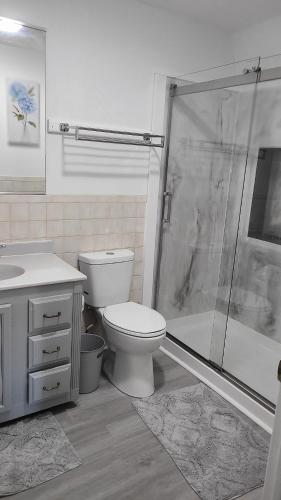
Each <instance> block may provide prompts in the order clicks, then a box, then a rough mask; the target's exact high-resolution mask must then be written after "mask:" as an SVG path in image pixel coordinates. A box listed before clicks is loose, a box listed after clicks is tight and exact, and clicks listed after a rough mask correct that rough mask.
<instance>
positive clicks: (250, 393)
mask: <svg viewBox="0 0 281 500" xmlns="http://www.w3.org/2000/svg"><path fill="white" fill-rule="evenodd" d="M166 335H167V338H168V339H169V340H171V341H172V342H174V343H175V344H176V345H178V346H179V347H181V348H182V349H184V351H186V352H188V354H190V355H191V356H193V357H194V358H195V359H198V360H199V361H200V362H201V363H203V364H204V365H206V366H208V367H209V368H212V370H214V371H215V372H216V373H217V374H218V375H220V376H221V377H222V378H224V379H226V380H227V381H228V382H230V383H231V384H232V385H234V386H235V387H237V388H238V389H240V391H242V392H244V394H247V395H248V396H250V397H251V398H252V399H254V400H255V401H256V402H257V403H259V404H260V405H261V406H263V408H265V409H266V410H268V411H270V412H271V413H273V414H274V413H275V409H276V405H274V404H273V403H271V401H269V400H268V399H266V398H264V397H263V396H261V395H260V394H259V393H258V392H256V391H254V390H253V389H251V387H249V386H248V385H246V384H244V383H243V382H241V380H239V379H237V378H236V377H234V376H233V375H231V374H230V373H228V372H227V371H226V370H224V369H223V368H220V367H219V366H218V365H216V364H215V363H213V362H212V361H210V360H208V359H206V358H204V357H203V356H201V355H200V354H198V353H197V352H196V351H194V350H193V349H191V348H190V347H188V346H187V345H186V344H184V343H183V342H181V341H180V340H178V339H177V338H176V337H174V336H173V335H171V334H170V333H169V332H167V334H166Z"/></svg>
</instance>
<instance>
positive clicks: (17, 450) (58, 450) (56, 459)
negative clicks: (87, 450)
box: [0, 412, 81, 496]
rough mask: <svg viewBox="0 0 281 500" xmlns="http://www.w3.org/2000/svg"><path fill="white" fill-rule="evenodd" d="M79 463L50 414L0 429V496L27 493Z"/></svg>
mask: <svg viewBox="0 0 281 500" xmlns="http://www.w3.org/2000/svg"><path fill="white" fill-rule="evenodd" d="M80 464H81V460H80V459H79V457H78V456H77V454H76V452H75V450H74V448H73V446H72V444H71V443H70V442H69V440H68V439H67V437H66V435H65V433H64V431H63V430H62V428H61V427H60V425H59V423H58V421H57V420H56V418H55V417H54V416H53V415H52V414H51V413H50V412H46V413H39V414H36V415H34V416H32V417H25V418H23V419H21V420H17V421H15V422H12V423H9V424H4V425H1V426H0V496H6V495H12V494H14V493H18V492H19V491H24V490H27V489H29V488H32V487H33V486H37V485H38V484H41V483H44V482H45V481H49V480H50V479H53V478H54V477H56V476H59V475H60V474H63V473H64V472H67V471H69V470H71V469H74V468H75V467H78V466H79V465H80Z"/></svg>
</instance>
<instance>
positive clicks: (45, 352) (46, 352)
mask: <svg viewBox="0 0 281 500" xmlns="http://www.w3.org/2000/svg"><path fill="white" fill-rule="evenodd" d="M42 352H43V354H54V353H55V352H60V346H59V345H57V347H56V349H54V350H53V351H47V350H46V349H43V351H42Z"/></svg>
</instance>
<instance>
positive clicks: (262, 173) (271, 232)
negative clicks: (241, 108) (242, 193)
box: [248, 148, 281, 245]
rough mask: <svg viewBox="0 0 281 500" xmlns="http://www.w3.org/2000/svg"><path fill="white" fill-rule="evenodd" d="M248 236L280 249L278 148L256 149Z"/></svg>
mask: <svg viewBox="0 0 281 500" xmlns="http://www.w3.org/2000/svg"><path fill="white" fill-rule="evenodd" d="M248 236H249V237H251V238H256V239H258V240H263V241H267V242H270V243H275V244H277V245H281V148H260V149H259V154H258V160H257V168H256V176H255V182H254V191H253V197H252V206H251V212H250V221H249V229H248Z"/></svg>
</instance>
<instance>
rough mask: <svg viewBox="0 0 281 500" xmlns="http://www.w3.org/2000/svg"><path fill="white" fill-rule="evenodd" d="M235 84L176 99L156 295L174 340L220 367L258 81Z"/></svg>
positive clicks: (250, 78)
mask: <svg viewBox="0 0 281 500" xmlns="http://www.w3.org/2000/svg"><path fill="white" fill-rule="evenodd" d="M234 81H235V83H233V85H232V86H230V87H227V85H226V86H225V87H224V86H223V85H222V84H221V85H220V86H219V88H215V87H216V85H215V82H214V85H213V86H212V85H211V87H213V88H214V90H212V89H209V88H208V85H207V89H206V88H205V87H204V84H203V86H202V84H191V85H187V86H185V87H184V88H182V89H181V88H179V89H178V92H179V93H178V94H176V95H175V96H174V97H172V100H173V102H172V112H171V130H170V143H169V156H168V161H167V170H166V179H165V188H164V190H165V193H164V201H165V203H164V209H163V220H162V226H161V237H160V256H159V264H158V280H157V285H158V286H157V291H156V308H157V310H159V311H160V312H161V313H162V314H163V315H164V317H165V318H166V320H167V331H168V333H169V334H171V335H172V336H173V337H174V338H175V339H177V340H179V341H181V342H182V343H183V344H185V345H186V346H187V347H188V348H190V349H192V350H193V351H195V352H196V353H197V354H199V355H201V356H203V357H204V358H206V359H208V360H211V361H213V362H214V363H216V364H218V365H220V366H221V364H222V355H223V347H224V338H225V330H226V321H227V309H228V301H229V294H230V283H231V274H232V268H233V260H234V254H235V245H236V238H237V230H238V222H239V213H240V205H241V196H242V188H243V182H244V175H245V165H246V161H247V153H248V137H249V131H250V123H251V116H252V110H253V104H254V95H255V86H256V85H255V82H256V74H255V73H253V74H251V75H245V77H243V76H241V77H240V78H239V85H238V84H237V81H236V80H235V77H234V79H233V82H234ZM218 82H220V81H219V80H218ZM230 83H231V79H230ZM244 83H245V84H244ZM197 86H199V87H197ZM209 87H210V86H209ZM197 88H198V89H199V90H198V91H197ZM181 92H182V93H181ZM231 183H232V185H234V183H235V184H236V187H237V192H236V193H234V192H230V185H231ZM230 213H232V216H231V217H230ZM226 224H227V225H228V226H229V227H228V229H229V230H228V232H227V234H226V233H225V226H226Z"/></svg>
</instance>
